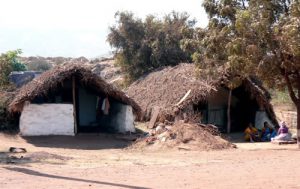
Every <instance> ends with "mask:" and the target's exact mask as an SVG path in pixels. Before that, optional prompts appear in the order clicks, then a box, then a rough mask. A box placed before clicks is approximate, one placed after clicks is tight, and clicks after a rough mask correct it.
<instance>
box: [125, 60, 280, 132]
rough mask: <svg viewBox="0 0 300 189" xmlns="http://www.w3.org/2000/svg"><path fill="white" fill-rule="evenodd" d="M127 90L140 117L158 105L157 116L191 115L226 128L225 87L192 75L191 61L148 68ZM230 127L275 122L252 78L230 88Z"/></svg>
mask: <svg viewBox="0 0 300 189" xmlns="http://www.w3.org/2000/svg"><path fill="white" fill-rule="evenodd" d="M127 94H128V95H129V96H130V97H132V98H133V99H134V100H135V101H136V102H137V103H139V105H140V106H141V108H142V110H143V112H145V113H144V115H143V116H142V117H141V119H142V120H149V119H150V118H151V114H152V112H153V109H154V107H159V109H160V113H159V116H158V120H159V121H160V122H164V121H165V120H168V121H174V120H176V119H193V120H196V121H199V122H201V123H206V124H208V123H209V124H214V125H216V126H218V127H219V129H220V130H221V131H222V130H223V131H225V130H226V129H227V118H228V116H227V110H228V96H229V89H228V88H227V87H226V85H224V84H222V81H221V80H218V81H217V82H216V81H205V80H200V79H198V78H197V77H196V75H195V66H194V64H180V65H178V66H175V67H166V68H163V69H160V70H157V71H155V72H152V73H150V74H148V75H145V76H144V77H142V78H140V79H139V80H137V81H136V82H134V83H133V84H132V85H130V87H129V88H128V90H127ZM230 110H231V113H230V119H231V131H232V132H233V131H242V130H243V129H245V127H246V126H247V125H248V124H249V123H253V124H255V126H256V127H258V128H261V127H262V126H263V122H264V121H268V122H269V123H270V124H272V125H277V124H278V123H277V121H276V118H275V114H274V111H273V108H272V105H271V104H270V94H269V93H268V91H267V90H266V89H265V88H264V87H263V86H262V84H261V83H260V82H259V81H258V80H255V79H245V80H243V81H242V82H241V84H240V86H238V87H237V88H235V89H234V90H232V97H231V103H230Z"/></svg>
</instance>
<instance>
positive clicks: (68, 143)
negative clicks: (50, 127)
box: [23, 134, 132, 150]
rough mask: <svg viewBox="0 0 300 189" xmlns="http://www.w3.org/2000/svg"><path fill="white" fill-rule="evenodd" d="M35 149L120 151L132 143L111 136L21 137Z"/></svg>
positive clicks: (116, 136)
mask: <svg viewBox="0 0 300 189" xmlns="http://www.w3.org/2000/svg"><path fill="white" fill-rule="evenodd" d="M23 138H24V139H25V140H26V142H28V143H30V144H32V145H34V146H36V147H48V148H68V149H81V150H101V149H121V148H125V147H127V146H129V145H130V144H132V141H130V140H125V139H124V137H123V138H122V137H120V136H118V135H113V134H92V135H91V134H85V135H76V136H34V137H23Z"/></svg>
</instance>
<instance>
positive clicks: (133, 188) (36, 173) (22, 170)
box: [5, 167, 148, 189]
mask: <svg viewBox="0 0 300 189" xmlns="http://www.w3.org/2000/svg"><path fill="white" fill-rule="evenodd" d="M5 169H7V170H9V171H15V172H19V173H23V174H27V175H31V176H37V177H46V178H53V179H62V180H70V181H77V182H86V183H89V184H99V185H107V186H115V187H118V188H129V189H136V188H139V189H148V188H145V187H140V186H131V185H126V184H117V183H112V182H104V181H96V180H87V179H82V178H73V177H65V176H59V175H53V174H47V173H42V172H39V171H34V170H31V169H27V168H20V167H6V168H5Z"/></svg>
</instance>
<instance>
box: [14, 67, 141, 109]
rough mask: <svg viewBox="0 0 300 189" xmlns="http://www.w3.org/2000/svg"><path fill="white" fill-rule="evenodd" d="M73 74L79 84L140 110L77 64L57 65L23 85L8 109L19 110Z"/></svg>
mask: <svg viewBox="0 0 300 189" xmlns="http://www.w3.org/2000/svg"><path fill="white" fill-rule="evenodd" d="M73 76H75V77H76V78H77V79H78V80H79V81H80V82H81V84H83V85H85V86H89V87H91V88H92V89H93V90H94V91H95V92H99V93H102V94H105V95H106V96H109V97H112V98H114V99H115V100H118V101H120V102H122V103H124V104H128V105H131V106H132V108H133V110H134V112H135V113H136V114H139V113H140V112H141V108H140V107H139V105H138V104H137V103H136V102H135V101H134V100H132V99H131V98H129V97H128V96H127V95H126V94H125V93H124V92H122V91H120V90H118V89H116V88H115V87H114V86H113V85H110V84H108V83H107V82H106V81H105V80H104V79H102V78H101V77H99V76H97V75H96V74H93V73H92V72H91V71H90V70H89V69H87V68H85V67H83V66H80V65H79V64H65V65H63V66H57V67H55V68H54V69H52V70H49V71H47V72H44V73H43V74H41V75H40V76H39V77H38V78H36V79H34V80H32V81H31V82H29V83H28V84H26V85H24V86H23V87H22V88H21V89H20V90H19V91H18V93H17V94H16V96H15V98H14V99H13V101H12V102H11V103H10V105H9V109H10V111H11V112H21V111H22V110H23V107H24V105H25V102H26V101H32V100H33V99H35V98H36V97H38V96H45V95H47V94H48V92H49V90H50V89H56V88H58V87H59V86H61V85H62V84H63V82H64V81H65V80H68V79H72V77H73Z"/></svg>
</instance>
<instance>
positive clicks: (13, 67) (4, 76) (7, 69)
mask: <svg viewBox="0 0 300 189" xmlns="http://www.w3.org/2000/svg"><path fill="white" fill-rule="evenodd" d="M21 53H22V51H21V50H20V49H17V50H13V51H8V52H6V53H3V54H1V56H0V86H5V85H7V84H8V83H9V80H8V76H9V74H10V73H11V72H12V71H25V70H26V66H25V65H24V64H22V63H21V62H20V61H19V60H18V56H19V55H20V54H21Z"/></svg>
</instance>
